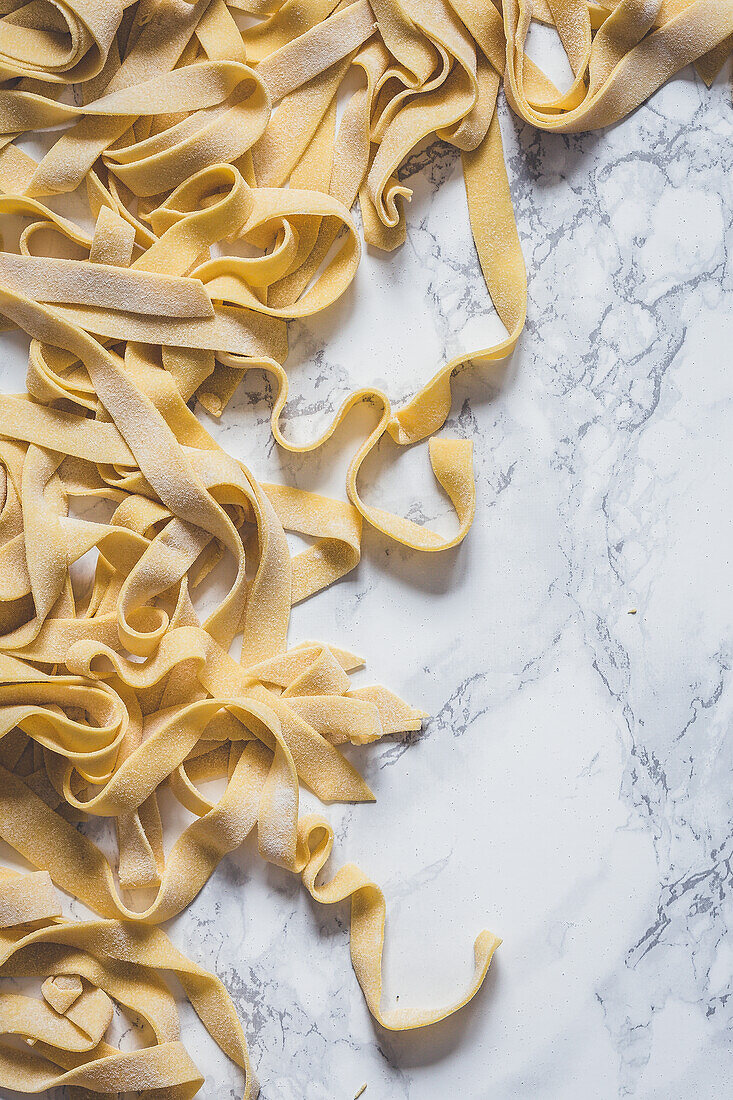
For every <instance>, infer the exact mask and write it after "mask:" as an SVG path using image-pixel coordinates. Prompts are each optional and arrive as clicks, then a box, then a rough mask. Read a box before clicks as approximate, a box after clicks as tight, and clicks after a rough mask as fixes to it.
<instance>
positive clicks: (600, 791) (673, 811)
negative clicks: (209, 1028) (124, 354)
mask: <svg viewBox="0 0 733 1100" xmlns="http://www.w3.org/2000/svg"><path fill="white" fill-rule="evenodd" d="M501 120H502V129H503V134H504V139H505V144H506V148H507V155H508V165H509V173H510V179H511V186H512V191H513V194H514V196H515V200H516V209H517V219H518V224H519V230H520V234H521V236H522V240H523V244H524V249H525V256H526V260H527V265H528V270H529V296H530V307H529V321H528V325H527V330H526V332H525V334H524V337H523V339H522V341H521V344H520V347H519V350H518V352H517V353H516V354H515V356H514V358H513V360H512V362H511V363H510V364H509V365H508V366H507V368H506V369H505V370H504V371H503V372H501V373H499V372H496V371H494V372H486V371H484V372H481V371H473V372H466V373H464V374H463V375H462V376H461V377H460V378H459V379H458V382H457V384H456V386H455V401H454V407H453V414H452V417H451V421H450V424H449V425H448V427H447V429H446V434H448V433H450V434H453V435H462V436H467V437H470V438H472V439H473V440H474V441H475V449H476V450H475V454H476V474H477V488H478V512H477V518H476V523H475V526H474V528H473V530H472V531H471V533H470V535H469V537H468V538H467V539H466V541H465V542H464V544H463V545H462V546H461V547H459V548H458V549H456V550H455V551H452V552H449V553H447V554H444V555H433V556H428V555H419V554H417V553H413V552H410V551H407V550H405V549H401V548H396V547H395V546H393V545H389V544H388V543H387V542H386V541H384V540H383V539H381V538H380V537H377V536H375V535H374V533H372V532H368V533H367V534H366V536H365V539H364V557H363V560H362V562H361V564H360V566H359V568H358V569H357V570H356V571H355V572H354V573H353V574H352V575H351V576H350V577H348V578H347V579H346V580H344V581H342V582H341V583H339V584H337V585H335V586H333V587H332V588H331V589H330V590H328V591H326V592H325V593H323V594H321V595H319V596H317V597H316V598H315V599H313V600H311V601H308V602H307V603H306V604H304V605H302V606H300V607H298V608H297V609H296V611H295V614H294V618H293V626H292V632H291V639H292V641H293V642H297V641H299V640H302V639H303V638H314V637H315V638H319V639H322V640H324V641H332V642H334V643H337V644H339V645H342V646H346V647H348V648H350V649H353V650H354V651H356V652H359V653H362V654H363V655H364V656H365V657H366V658H367V661H368V665H367V671H366V673H364V674H361V680H362V682H368V681H370V680H375V681H381V682H384V683H386V684H387V685H388V686H390V687H392V688H393V689H394V690H396V691H398V692H399V693H401V694H402V695H404V696H405V698H407V699H408V700H410V701H411V702H414V703H416V704H418V705H420V706H423V707H424V708H425V709H426V710H428V711H430V713H431V714H432V715H433V717H432V718H431V720H430V721H429V722H428V723H427V724H426V726H425V729H424V732H423V733H422V734H421V735H412V736H410V737H408V738H407V739H399V738H394V739H390V740H388V741H386V742H385V743H382V744H378V745H376V746H371V747H368V748H366V749H363V750H360V751H359V752H355V753H354V758H355V759H356V760H358V762H359V764H360V766H362V767H363V770H364V772H365V774H366V776H367V778H368V780H369V782H370V784H371V785H372V787H373V789H374V791H375V793H376V795H377V802H376V804H375V805H369V806H362V807H356V808H353V807H334V808H330V809H329V810H328V813H329V816H330V818H331V820H332V821H333V822H334V823H335V825H336V831H337V838H338V849H337V859H338V860H339V861H341V860H347V859H353V860H355V861H357V862H358V863H360V864H361V865H362V866H363V867H364V868H365V870H367V871H368V872H369V873H370V874H372V875H373V876H374V878H375V879H376V881H378V882H380V883H381V884H382V885H383V887H384V889H385V893H386V896H387V901H388V913H389V916H388V930H387V938H388V943H387V949H386V957H385V1002H386V1003H387V1004H394V1003H396V998H397V997H399V999H400V1004H402V1005H404V1004H408V1003H414V1004H419V1005H424V1004H431V1003H442V1002H444V1001H446V1000H449V999H451V998H452V996H453V995H454V994H455V993H456V992H457V991H458V990H460V989H461V988H462V987H463V986H464V985H465V983H466V982H467V980H468V977H469V975H470V971H471V968H472V946H471V945H472V941H473V938H474V936H475V935H476V933H477V932H478V931H479V929H480V928H482V927H488V928H490V929H492V930H493V931H495V932H496V933H497V934H499V935H501V936H502V937H503V938H504V943H503V945H502V946H501V948H500V949H499V951H498V952H497V954H496V956H495V960H494V962H493V964H492V967H491V970H490V973H489V977H488V979H487V981H486V983H485V987H484V988H483V990H482V991H481V992H480V994H479V995H478V996H477V997H476V998H475V1000H474V1001H473V1002H472V1004H471V1005H470V1006H469V1007H467V1008H466V1009H464V1010H463V1011H462V1012H461V1013H460V1014H458V1015H457V1016H455V1017H453V1018H452V1019H450V1020H448V1021H446V1022H444V1023H443V1024H440V1025H438V1026H436V1027H434V1028H432V1029H429V1030H427V1031H424V1032H421V1033H412V1034H405V1035H395V1034H390V1033H387V1032H384V1031H382V1030H380V1029H379V1028H376V1027H375V1026H374V1025H373V1024H372V1022H371V1020H370V1017H369V1014H368V1012H367V1010H366V1008H365V1005H364V1002H363V1000H362V997H361V993H360V991H359V988H358V985H357V983H356V980H355V978H354V975H353V973H352V970H351V966H350V962H349V955H348V928H347V912H346V911H345V910H344V909H338V910H331V909H323V908H319V907H317V906H316V905H315V904H314V903H312V902H311V901H310V900H309V899H308V898H307V897H306V896H305V893H304V891H303V890H302V889H301V888H299V885H298V882H297V880H295V879H293V878H292V877H290V876H288V875H287V874H286V873H285V872H281V871H279V870H277V869H273V868H266V867H264V866H263V865H262V864H261V863H260V862H259V861H258V859H257V857H256V854H255V852H254V851H253V849H251V848H249V847H246V848H245V849H243V850H242V851H241V852H239V853H237V854H236V855H235V856H233V857H231V858H228V859H227V860H225V861H224V863H223V864H222V865H221V866H220V868H219V869H218V871H217V873H216V874H215V876H214V877H213V879H212V880H211V881H210V883H209V884H208V885H207V887H206V888H205V889H204V891H203V893H202V894H201V896H200V897H199V898H198V899H197V900H196V902H195V903H194V904H193V905H192V906H191V907H190V909H189V910H188V911H187V912H186V913H185V914H184V915H183V916H182V917H180V918H179V919H178V920H177V921H175V922H174V924H173V925H172V927H171V929H170V932H171V935H172V936H173V938H174V940H175V942H176V943H177V944H178V945H179V946H181V947H182V948H183V949H185V950H186V951H187V952H189V953H190V955H191V956H192V957H193V958H194V959H195V960H196V961H198V962H199V963H201V964H203V965H205V966H207V967H210V968H211V969H213V970H215V971H216V972H217V974H219V976H220V977H221V978H222V980H223V981H224V982H225V984H226V986H227V988H228V989H229V990H230V992H231V994H232V996H233V997H234V999H235V1002H236V1004H237V1007H238V1009H239V1011H240V1013H241V1015H242V1018H243V1020H244V1024H245V1029H246V1031H247V1035H248V1038H249V1041H250V1044H251V1050H252V1055H253V1060H254V1063H255V1065H256V1066H257V1067H258V1072H259V1075H260V1078H261V1081H262V1096H263V1098H264V1100H352V1098H353V1097H354V1095H355V1094H356V1093H357V1091H358V1090H359V1088H360V1087H361V1085H362V1084H363V1083H366V1084H367V1085H368V1088H367V1090H366V1092H365V1093H364V1094H363V1095H364V1100H443V1098H444V1097H447V1096H450V1095H452V1094H454V1093H457V1094H460V1095H461V1096H463V1097H465V1098H466V1100H525V1098H532V1100H558V1098H560V1097H562V1098H563V1100H576V1098H577V1100H581V1098H582V1100H585V1098H587V1097H593V1098H594V1100H610V1098H614V1097H626V1096H631V1097H643V1098H649V1100H651V1098H655V1100H656V1098H659V1100H662V1098H664V1100H676V1098H680V1100H682V1098H687V1097H689V1095H690V1094H697V1095H699V1096H701V1097H704V1098H705V1100H717V1098H723V1097H727V1096H729V1095H730V1085H729V1079H730V1076H731V1071H733V1054H732V1053H731V1043H730V1039H731V1029H732V1028H733V1000H732V999H731V964H732V963H733V946H732V945H731V941H730V937H729V935H728V934H727V931H728V927H729V925H730V922H731V917H732V915H733V899H732V894H731V857H732V855H733V841H732V839H731V836H732V833H733V830H732V829H731V802H732V797H733V796H732V795H731V789H732V787H731V770H732V768H733V749H732V748H731V741H730V738H729V737H727V734H728V725H729V721H730V717H731V711H732V710H733V684H732V682H731V679H732V678H731V657H732V651H733V631H732V629H731V627H732V625H733V601H731V598H730V547H731V544H732V539H731V536H732V535H733V530H732V529H731V515H733V507H732V505H733V474H732V473H731V462H730V445H729V440H730V432H731V414H732V409H731V382H730V370H729V360H728V356H729V354H730V347H731V344H732V343H733V293H732V290H733V288H732V286H731V279H732V275H731V270H730V266H729V263H728V255H729V252H728V246H729V242H730V239H731V217H730V211H731V210H732V209H733V196H732V195H731V190H732V189H733V183H732V182H731V181H732V180H733V173H732V172H731V169H732V168H733V152H732V150H733V143H732V142H731V137H732V136H733V114H732V112H731V104H730V92H729V88H728V86H727V85H726V83H725V81H723V80H719V81H718V82H717V83H716V85H715V86H714V87H713V89H712V90H711V91H710V92H708V91H707V90H706V89H705V87H704V86H703V85H702V83H701V82H700V81H699V80H698V79H697V77H695V76H694V75H693V74H692V73H689V72H686V73H684V74H683V75H682V76H681V77H679V78H677V79H676V80H675V81H674V82H673V83H671V84H670V85H669V86H668V87H666V88H665V89H663V90H662V91H661V92H660V93H659V94H657V95H656V96H655V97H654V99H653V100H652V102H651V103H650V104H649V105H647V106H644V107H642V108H641V109H640V110H639V111H638V112H637V113H636V114H635V115H634V116H633V117H632V118H631V119H629V120H627V121H626V122H624V123H623V124H621V125H620V126H617V127H614V128H612V129H611V130H608V131H604V132H603V133H600V134H589V135H580V136H571V137H566V136H548V135H544V134H538V133H537V132H535V131H533V130H532V129H530V128H529V127H524V126H521V125H519V124H518V123H517V120H516V119H514V118H513V117H512V116H511V115H510V114H509V112H508V111H507V110H506V109H505V107H504V106H502V112H501ZM403 174H404V175H406V176H409V180H410V185H411V186H413V187H414V190H415V195H414V199H413V202H412V205H411V208H410V210H409V214H408V221H409V230H408V239H407V242H406V244H405V246H404V247H403V248H402V249H401V250H400V251H399V252H398V253H396V254H394V255H393V256H391V257H387V258H385V257H383V256H371V255H368V256H366V257H365V261H364V264H363V265H362V268H361V270H360V272H359V275H358V277H357V279H356V282H355V285H354V286H353V287H352V289H351V291H350V292H349V293H348V294H347V295H346V296H345V297H344V299H343V300H342V301H341V302H339V303H338V304H337V305H336V306H335V307H333V308H332V309H331V310H329V311H328V312H327V314H325V315H323V316H321V317H320V318H318V319H317V321H316V322H315V323H307V324H298V325H295V326H293V330H292V334H291V335H292V347H293V350H292V356H291V360H290V374H291V378H292V383H293V398H292V401H291V403H290V406H289V410H288V415H289V431H290V433H291V434H292V436H293V437H294V438H300V439H307V438H309V437H311V436H312V435H314V433H315V432H316V430H318V429H319V428H322V427H323V426H324V425H325V423H326V422H327V420H328V418H329V413H330V411H332V410H333V409H334V408H335V407H336V406H337V405H338V404H339V403H340V401H341V399H342V398H343V396H345V395H346V394H347V393H348V392H349V391H350V390H351V389H352V388H353V387H355V386H359V385H363V384H367V383H371V382H379V383H381V384H383V385H384V387H385V388H386V389H387V391H388V392H389V394H390V395H391V396H392V397H393V398H394V399H395V400H396V401H399V399H401V398H403V397H405V396H407V395H409V394H410V393H412V392H413V390H414V389H415V387H416V386H417V385H418V384H419V383H420V382H421V381H422V380H424V379H425V378H427V377H428V376H429V375H430V374H432V373H433V371H434V370H435V369H436V367H437V366H438V365H439V364H440V362H442V361H443V360H444V359H445V358H446V357H447V356H449V355H452V354H454V353H455V352H456V351H457V350H460V349H461V348H462V347H471V346H481V345H485V344H486V343H488V342H489V341H490V340H491V339H492V338H493V337H495V336H497V335H498V334H499V332H500V325H499V323H498V321H497V320H496V318H495V316H494V315H493V311H492V309H491V306H490V302H489V301H488V297H487V294H486V291H485V289H484V286H483V282H482V280H481V277H480V273H479V272H478V270H477V265H476V262H475V258H474V251H473V247H472V244H471V238H470V232H469V228H468V221H467V216H466V212H465V198H464V195H463V192H462V186H463V185H462V178H461V171H460V162H459V160H458V159H457V158H456V155H455V154H454V152H453V151H451V150H450V149H449V148H447V147H446V146H444V145H442V144H440V143H436V144H432V145H430V146H429V147H427V148H426V149H424V150H421V151H420V152H419V153H418V154H416V155H415V156H414V157H413V158H412V160H411V161H410V162H409V164H408V165H407V166H406V168H405V171H404V173H403ZM730 254H731V255H733V253H730ZM6 346H7V344H6ZM8 362H9V360H6V364H5V366H6V370H5V374H4V375H3V381H2V384H3V388H11V387H10V385H9V384H8V373H9V370H10V368H9V367H8ZM12 388H18V387H17V386H15V387H12ZM267 409H268V405H267V402H266V400H265V398H264V391H263V386H262V379H261V378H260V377H259V376H258V375H256V374H253V375H252V376H251V377H249V378H248V379H247V380H246V382H245V384H244V386H243V387H242V389H241V390H240V392H239V394H238V395H237V397H236V399H235V400H234V402H233V403H232V405H231V406H230V408H229V409H228V410H227V412H226V414H225V416H224V417H223V418H222V421H221V422H220V423H219V424H218V425H215V424H214V422H210V421H208V420H207V423H208V424H210V425H214V430H215V431H216V432H217V435H218V436H219V438H220V440H221V441H222V443H224V444H225V445H226V446H227V447H228V448H229V449H230V450H232V451H233V452H234V453H236V454H237V455H238V456H240V457H242V458H243V459H246V461H247V462H248V463H250V465H251V467H252V469H253V471H254V472H255V473H256V475H257V476H259V477H260V478H262V479H265V480H267V479H269V480H284V481H289V482H291V483H295V484H298V485H300V486H302V487H305V488H314V489H318V490H320V491H324V492H332V493H334V494H340V493H341V492H342V486H343V474H344V470H345V466H346V462H347V460H348V456H349V454H350V453H351V451H352V450H353V445H354V441H355V440H356V439H357V438H360V437H361V435H362V433H363V431H364V427H365V425H366V424H367V423H369V422H370V421H371V415H372V414H370V413H369V412H368V411H364V412H363V413H361V414H356V415H355V416H354V417H353V418H352V420H351V421H350V422H349V424H348V425H347V427H346V428H345V430H344V431H343V432H342V433H341V434H340V435H339V436H338V438H337V439H336V440H335V441H334V443H333V444H332V445H330V446H329V447H328V448H327V449H326V450H324V451H323V452H321V454H320V455H317V456H315V457H313V456H311V457H297V458H294V457H293V456H289V455H284V454H282V453H277V451H276V450H275V449H274V446H273V445H272V444H271V442H270V440H269V433H268V428H267ZM363 484H364V489H365V495H366V496H367V497H368V498H369V499H370V500H372V501H374V502H378V503H381V504H382V505H384V506H387V507H391V508H394V509H400V510H402V511H403V512H404V514H409V515H410V516H411V517H412V518H417V519H420V518H424V519H426V520H428V521H429V522H431V523H433V524H434V525H435V526H437V527H438V528H439V529H441V530H445V531H447V530H450V525H451V522H452V518H451V515H450V509H449V506H448V505H447V503H446V501H445V500H444V499H443V498H442V497H441V495H440V494H439V492H438V491H437V490H436V489H435V487H434V485H433V484H432V483H431V479H430V474H429V467H428V462H427V455H426V451H425V449H424V448H417V449H415V450H414V451H411V452H407V453H404V454H402V453H398V451H397V449H396V448H395V447H394V446H393V445H392V444H388V445H387V444H386V445H385V446H384V447H383V448H382V450H380V453H379V456H378V457H377V458H376V459H375V460H374V461H373V462H372V463H371V464H370V466H369V467H368V469H367V470H366V471H365V476H364V480H363ZM634 609H635V610H636V613H635V614H633V613H632V611H633V610H634ZM186 1020H187V1026H186V1034H185V1036H184V1037H185V1038H186V1041H187V1044H188V1046H189V1049H190V1050H191V1052H192V1054H193V1056H194V1058H195V1059H196V1060H197V1061H198V1063H199V1065H200V1066H201V1067H202V1069H203V1070H204V1071H205V1072H206V1073H207V1083H206V1085H205V1086H204V1089H203V1090H202V1093H201V1096H202V1097H204V1098H205V1100H226V1098H228V1097H230V1096H231V1097H235V1096H237V1095H238V1089H240V1088H241V1082H240V1081H239V1079H238V1078H237V1076H236V1075H235V1074H234V1073H233V1072H232V1071H231V1070H230V1069H229V1068H228V1067H227V1066H226V1065H225V1064H224V1061H223V1059H222V1058H220V1056H219V1055H218V1052H217V1051H216V1050H215V1049H213V1048H212V1047H211V1045H209V1044H208V1042H207V1041H205V1039H204V1038H203V1037H202V1035H201V1030H200V1028H198V1026H197V1024H196V1023H195V1022H194V1021H193V1020H192V1019H191V1018H190V1016H186Z"/></svg>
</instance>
